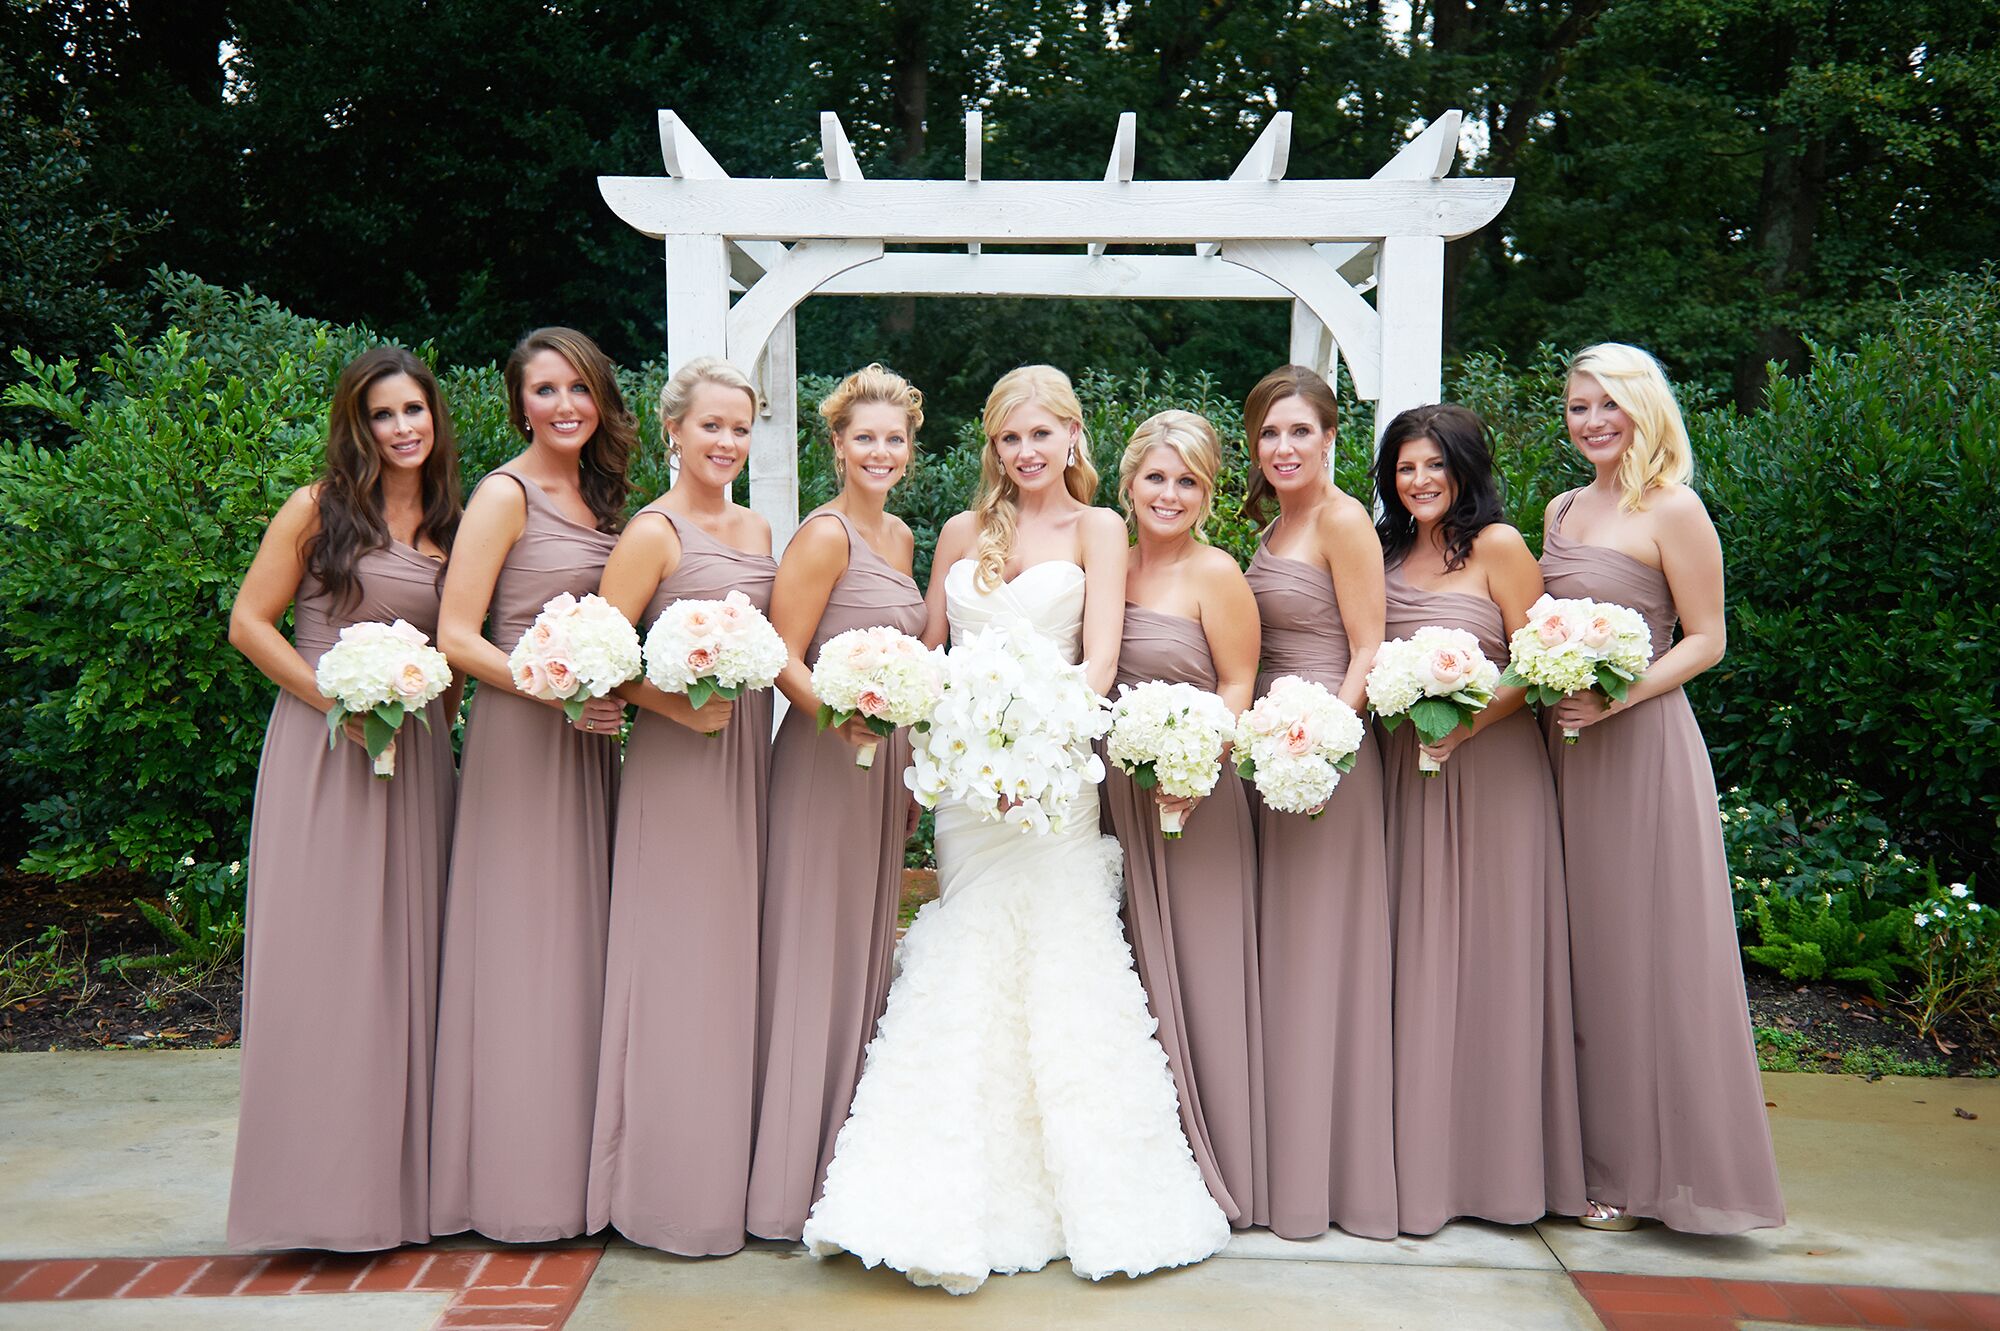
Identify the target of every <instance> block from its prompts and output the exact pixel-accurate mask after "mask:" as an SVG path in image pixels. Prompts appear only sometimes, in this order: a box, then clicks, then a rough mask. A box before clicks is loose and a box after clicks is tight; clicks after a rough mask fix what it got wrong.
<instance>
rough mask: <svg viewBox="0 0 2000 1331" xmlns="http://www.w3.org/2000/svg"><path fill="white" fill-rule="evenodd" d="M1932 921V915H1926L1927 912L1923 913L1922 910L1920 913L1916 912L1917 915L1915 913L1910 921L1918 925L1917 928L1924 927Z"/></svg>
mask: <svg viewBox="0 0 2000 1331" xmlns="http://www.w3.org/2000/svg"><path fill="white" fill-rule="evenodd" d="M1930 922H1931V917H1930V916H1928V915H1925V914H1922V913H1921V912H1920V913H1918V914H1916V915H1914V916H1912V917H1911V918H1910V923H1911V924H1914V925H1916V926H1917V928H1919V929H1921V928H1923V927H1924V926H1925V925H1927V924H1929V923H1930Z"/></svg>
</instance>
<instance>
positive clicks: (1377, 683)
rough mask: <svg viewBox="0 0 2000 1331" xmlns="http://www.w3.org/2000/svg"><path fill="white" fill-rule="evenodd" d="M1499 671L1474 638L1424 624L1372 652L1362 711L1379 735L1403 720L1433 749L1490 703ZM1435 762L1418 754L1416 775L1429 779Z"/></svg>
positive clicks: (1459, 630) (1436, 768) (1452, 630)
mask: <svg viewBox="0 0 2000 1331" xmlns="http://www.w3.org/2000/svg"><path fill="white" fill-rule="evenodd" d="M1499 684H1500V668H1499V667H1498V666H1496V665H1494V664H1493V663H1492V662H1491V661H1489V660H1487V659H1486V653H1484V652H1482V651H1480V650H1479V639H1477V638H1475V637H1473V636H1472V635H1471V634H1470V633H1467V632H1466V631H1465V630H1464V629H1448V628H1442V627H1440V626H1438V625H1436V624H1429V625H1426V626H1425V627H1423V628H1420V629H1418V630H1417V631H1416V632H1415V633H1412V634H1411V635H1410V636H1409V637H1407V638H1391V639H1390V640H1389V641H1388V642H1385V643H1383V644H1382V645H1381V647H1379V648H1377V649H1376V652H1375V664H1374V666H1373V667H1371V668H1370V669H1369V671H1368V709H1369V710H1370V711H1372V712H1374V713H1375V715H1376V716H1378V717H1380V718H1381V719H1382V728H1383V729H1384V730H1394V729H1395V728H1396V727H1397V726H1399V725H1401V724H1403V722H1404V720H1406V719H1407V720H1408V721H1409V722H1410V723H1411V724H1412V725H1414V726H1415V727H1416V728H1417V735H1418V737H1419V738H1421V739H1422V740H1423V742H1424V743H1426V744H1435V743H1437V742H1438V741H1439V740H1441V739H1443V738H1444V737H1445V736H1446V735H1449V734H1450V733H1451V732H1452V731H1454V730H1456V729H1457V728H1458V727H1459V726H1469V725H1471V724H1472V721H1473V718H1474V717H1476V716H1478V715H1479V713H1480V712H1481V711H1482V710H1484V709H1485V707H1486V704H1487V703H1489V702H1492V701H1493V690H1494V689H1495V688H1498V687H1499ZM1438 767H1439V764H1438V762H1437V761H1436V760H1435V759H1433V758H1432V757H1430V756H1429V755H1428V754H1426V753H1424V752H1422V751H1421V750H1419V751H1418V753H1417V770H1418V771H1420V772H1422V773H1423V774H1424V775H1425V776H1435V775H1436V774H1437V771H1438Z"/></svg>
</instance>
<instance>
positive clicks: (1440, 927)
mask: <svg viewBox="0 0 2000 1331" xmlns="http://www.w3.org/2000/svg"><path fill="white" fill-rule="evenodd" d="M1427 624H1436V625H1439V626H1442V627H1444V628H1455V629H1464V630H1465V631H1466V632H1468V633H1471V634H1473V635H1474V636H1475V637H1477V638H1478V639H1479V647H1480V650H1481V651H1483V652H1484V653H1485V654H1486V657H1487V659H1488V660H1490V661H1492V662H1493V663H1494V664H1496V665H1505V664H1506V661H1507V634H1506V626H1505V623H1504V621H1503V620H1502V619H1501V617H1500V607H1499V606H1497V605H1495V604H1494V603H1493V602H1492V601H1491V600H1489V599H1488V598H1486V597H1484V596H1475V595H1472V594H1469V593H1465V592H1444V591H1428V590H1425V589H1423V588H1420V587H1414V586H1412V585H1411V584H1410V583H1409V582H1408V581H1406V580H1405V579H1404V577H1403V575H1402V571H1401V570H1400V569H1394V568H1392V569H1390V570H1389V573H1388V618H1387V622H1386V627H1385V628H1384V631H1383V636H1385V637H1388V638H1406V637H1408V636H1409V635H1410V634H1412V633H1414V632H1416V631H1417V630H1418V629H1420V628H1423V627H1424V626H1425V625H1427ZM1377 738H1378V739H1379V741H1380V742H1381V745H1382V782H1383V788H1384V795H1383V802H1384V805H1385V811H1386V815H1387V824H1386V826H1387V832H1388V847H1389V897H1390V901H1391V903H1392V909H1393V923H1394V929H1395V950H1396V1018H1395V1029H1396V1197H1397V1212H1398V1216H1399V1219H1400V1222H1401V1224H1402V1227H1403V1232H1404V1233H1406V1234H1433V1233H1436V1232H1437V1230H1438V1229H1439V1228H1441V1227H1442V1226H1443V1225H1444V1224H1445V1222H1446V1221H1449V1220H1452V1219H1454V1218H1456V1217H1459V1216H1474V1217H1477V1218H1479V1219H1482V1220H1495V1221H1499V1222H1500V1223H1502V1224H1509V1225H1520V1224H1527V1223H1529V1222H1531V1221H1535V1220H1539V1219H1541V1218H1542V1216H1543V1215H1544V1214H1545V1213H1547V1212H1549V1211H1557V1212H1561V1213H1562V1214H1565V1215H1581V1214H1582V1213H1583V1211H1584V1209H1585V1207H1584V1196H1583V1146H1582V1142H1581V1139H1580V1137H1579V1135H1578V1130H1577V1116H1576V1050H1575V1026H1574V1024H1573V1022H1572V1019H1571V1015H1570V984H1569V925H1568V922H1567V917H1566V913H1565V910H1564V904H1563V901H1564V898H1563V874H1562V834H1561V831H1560V829H1559V827H1558V826H1557V822H1556V792H1555V786H1554V783H1553V782H1552V781H1551V780H1550V778H1549V763H1548V755H1547V753H1546V751H1545V750H1544V749H1543V747H1542V736H1541V732H1540V730H1538V729H1537V728H1536V726H1535V721H1534V717H1533V716H1532V715H1531V714H1530V713H1529V712H1527V711H1526V710H1525V709H1524V710H1522V711H1518V712H1515V713H1514V714H1512V715H1511V716H1508V717H1505V718H1503V719H1502V720H1499V721H1496V722H1494V723H1493V724H1491V725H1490V726H1487V727H1485V728H1483V729H1481V730H1480V731H1479V733H1478V735H1477V736H1475V737H1473V738H1471V739H1468V740H1466V741H1465V742H1463V743H1461V744H1460V745H1459V746H1458V748H1456V749H1454V750H1453V751H1452V755H1451V757H1450V758H1448V759H1446V760H1445V763H1444V769H1443V770H1442V771H1440V772H1438V773H1437V774H1436V775H1434V776H1429V777H1426V776H1425V775H1423V773H1421V772H1420V771H1418V770H1417V734H1416V727H1414V726H1409V725H1405V726H1399V727H1397V729H1396V730H1395V731H1393V732H1391V733H1389V734H1386V735H1385V734H1382V733H1381V732H1380V731H1379V730H1378V731H1377Z"/></svg>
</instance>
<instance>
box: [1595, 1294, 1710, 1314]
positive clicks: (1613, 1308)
mask: <svg viewBox="0 0 2000 1331" xmlns="http://www.w3.org/2000/svg"><path fill="white" fill-rule="evenodd" d="M1590 1301H1591V1302H1592V1303H1594V1304H1596V1305H1597V1306H1598V1307H1599V1308H1602V1309H1605V1310H1606V1311H1608V1312H1613V1313H1618V1314H1625V1313H1673V1314H1676V1315H1678V1316H1682V1317H1717V1316H1722V1315H1725V1314H1727V1313H1728V1312H1729V1311H1730V1310H1729V1307H1728V1305H1726V1304H1724V1303H1721V1302H1720V1301H1719V1300H1717V1299H1713V1298H1710V1297H1708V1296H1707V1295H1705V1294H1701V1293H1697V1292H1694V1291H1688V1292H1685V1293H1671V1292H1670V1293H1657V1292H1646V1291H1642V1290H1636V1289H1614V1290H1593V1291H1591V1295H1590Z"/></svg>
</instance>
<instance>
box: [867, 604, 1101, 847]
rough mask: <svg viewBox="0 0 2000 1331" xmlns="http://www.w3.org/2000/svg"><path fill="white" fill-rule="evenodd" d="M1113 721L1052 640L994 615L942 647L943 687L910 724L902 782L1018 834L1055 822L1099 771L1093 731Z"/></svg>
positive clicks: (1050, 827) (925, 801)
mask: <svg viewBox="0 0 2000 1331" xmlns="http://www.w3.org/2000/svg"><path fill="white" fill-rule="evenodd" d="M1110 725H1111V711H1110V708H1109V707H1108V706H1107V705H1106V704H1105V701H1104V699H1103V698H1101V697H1099V696H1098V695H1097V693H1096V692H1095V691H1094V690H1092V689H1091V687H1090V685H1089V683H1088V682H1087V681H1086V680H1085V678H1084V672H1083V667H1082V666H1077V665H1071V664H1070V663H1069V662H1068V661H1066V660H1064V659H1063V656H1062V653H1061V652H1059V651H1057V650H1056V645H1055V643H1054V642H1053V641H1051V640H1050V639H1049V638H1048V637H1046V636H1045V635H1043V634H1041V633H1039V632H1037V631H1036V630H1035V629H1034V628H1033V627H1032V626H1030V625H1028V624H1024V623H1019V622H1014V621H1005V622H1001V623H996V624H992V625H989V626H988V627H986V628H984V629H981V630H980V631H979V632H978V633H975V634H973V635H972V636H971V637H969V638H967V639H966V640H965V641H964V642H962V643H960V644H959V645H958V646H956V647H954V648H952V649H951V651H950V652H948V653H946V655H945V658H944V691H943V693H942V695H941V696H940V697H939V699H938V704H937V707H936V709H935V710H933V711H932V713H931V716H930V719H929V720H928V721H920V722H918V723H917V725H916V726H915V727H914V729H913V731H912V733H911V742H912V744H913V746H914V748H915V751H916V752H915V761H914V763H913V765H912V766H911V768H910V769H909V770H908V771H907V772H905V773H904V774H903V783H904V784H905V785H907V786H908V787H909V788H910V790H911V792H912V793H913V794H915V795H916V797H917V802H918V803H919V804H921V805H923V806H924V807H925V808H927V809H934V808H936V807H937V806H938V804H939V803H940V802H943V801H952V802H956V803H959V804H963V805H964V806H965V807H967V808H969V809H971V810H973V811H974V812H975V813H977V814H978V815H979V816H980V817H982V818H986V819H991V820H993V821H996V822H1006V823H1008V824H1010V825H1012V826H1014V827H1016V828H1018V829H1020V831H1021V832H1022V834H1023V835H1026V834H1029V833H1034V834H1037V835H1046V834H1047V833H1050V832H1057V831H1061V830H1062V828H1063V825H1064V822H1065V820H1066V819H1067V818H1068V816H1069V813H1070V810H1071V809H1072V807H1073V806H1074V805H1075V804H1076V802H1077V797H1078V796H1079V795H1080V794H1081V793H1082V790H1083V787H1084V786H1085V785H1086V784H1090V785H1095V784H1096V783H1097V782H1099V781H1102V780H1103V779H1104V762H1103V760H1102V759H1101V758H1099V757H1098V756H1097V754H1096V752H1095V750H1094V749H1093V748H1092V747H1091V741H1092V740H1095V739H1097V738H1098V737H1099V736H1101V735H1103V734H1104V732H1105V731H1106V730H1108V729H1109V728H1110Z"/></svg>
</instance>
